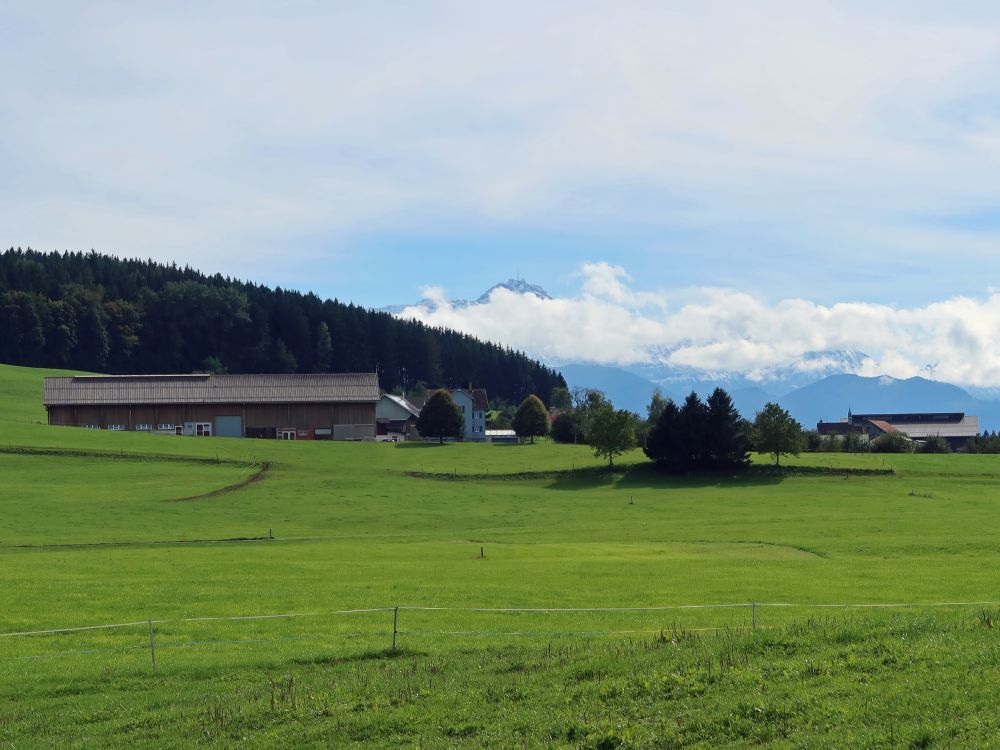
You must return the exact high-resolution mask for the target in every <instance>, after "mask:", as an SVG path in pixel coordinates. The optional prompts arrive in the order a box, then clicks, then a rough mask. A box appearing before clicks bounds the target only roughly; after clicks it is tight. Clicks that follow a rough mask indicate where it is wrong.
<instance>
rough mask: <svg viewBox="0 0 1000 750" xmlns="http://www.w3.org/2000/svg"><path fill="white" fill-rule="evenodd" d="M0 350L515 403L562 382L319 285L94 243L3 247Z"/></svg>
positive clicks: (503, 353) (120, 369) (497, 349)
mask: <svg viewBox="0 0 1000 750" xmlns="http://www.w3.org/2000/svg"><path fill="white" fill-rule="evenodd" d="M0 330H2V331H3V335H2V336H0V362H6V363H9V364H19V365H28V366H35V367H39V366H44V367H62V368H69V369H79V370H89V371H93V372H110V373H154V372H165V373H182V372H194V371H209V372H234V373H236V372H274V373H294V372H302V373H311V372H378V375H379V381H380V383H381V386H382V388H383V389H385V390H387V391H394V390H397V391H403V390H406V391H408V390H412V389H413V388H414V387H415V386H416V385H417V384H418V383H424V384H426V385H428V386H434V387H440V386H445V387H457V386H460V385H463V384H465V383H468V382H473V383H475V384H476V385H477V386H478V387H483V388H486V389H488V390H489V391H490V393H491V394H492V395H494V396H495V397H498V398H502V399H505V400H508V401H511V402H514V403H517V402H520V401H521V400H522V399H524V398H525V396H527V395H528V394H531V393H549V392H550V391H551V390H552V389H553V388H555V387H565V385H566V383H565V381H564V380H563V378H562V376H561V375H559V373H557V372H556V371H554V370H552V369H551V368H548V367H545V366H544V365H542V364H540V363H539V362H537V361H535V360H532V359H530V358H529V357H527V356H526V355H524V354H523V353H521V352H517V351H513V350H511V349H510V348H506V347H502V346H498V345H496V344H491V343H487V342H483V341H479V340H477V339H475V338H473V337H471V336H467V335H465V334H461V333H457V332H455V331H451V330H447V329H443V328H432V327H428V326H425V325H424V324H422V323H419V322H417V321H413V320H402V319H399V318H396V317H394V316H393V315H390V314H389V313H384V312H378V311H374V310H368V309H365V308H362V307H359V306H357V305H353V304H344V303H341V302H338V301H337V300H329V299H328V300H323V299H320V298H319V297H318V296H316V295H315V294H302V293H299V292H294V291H287V290H283V289H280V288H278V289H271V288H268V287H265V286H260V285H256V284H252V283H248V282H243V281H238V280H235V279H231V278H228V277H223V276H221V275H218V274H217V275H214V276H207V275H205V274H202V273H200V272H198V271H195V270H193V269H191V268H187V267H185V268H179V267H178V266H176V265H164V264H162V263H157V262H154V261H151V260H149V261H140V260H125V259H119V258H114V257H110V256H107V255H100V254H98V253H93V252H91V253H40V252H35V251H33V250H20V249H16V250H15V249H10V250H7V251H5V252H2V253H0Z"/></svg>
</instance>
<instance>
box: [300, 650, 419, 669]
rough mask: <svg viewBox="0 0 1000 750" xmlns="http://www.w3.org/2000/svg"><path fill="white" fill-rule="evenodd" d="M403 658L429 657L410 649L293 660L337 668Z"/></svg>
mask: <svg viewBox="0 0 1000 750" xmlns="http://www.w3.org/2000/svg"><path fill="white" fill-rule="evenodd" d="M403 656H427V654H426V652H424V651H414V650H413V649H408V648H397V649H391V648H382V649H375V650H372V651H362V652H361V653H360V654H348V655H346V656H315V657H312V658H309V659H292V661H293V662H294V663H295V664H319V665H326V666H336V665H337V664H355V663H359V662H367V661H385V660H388V659H399V658H401V657H403Z"/></svg>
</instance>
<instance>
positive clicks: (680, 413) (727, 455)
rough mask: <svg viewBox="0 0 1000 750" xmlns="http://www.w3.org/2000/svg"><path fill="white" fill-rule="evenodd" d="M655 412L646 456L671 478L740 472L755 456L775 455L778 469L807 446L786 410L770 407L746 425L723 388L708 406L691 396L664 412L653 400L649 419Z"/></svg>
mask: <svg viewBox="0 0 1000 750" xmlns="http://www.w3.org/2000/svg"><path fill="white" fill-rule="evenodd" d="M656 410H658V411H659V416H657V418H656V421H655V423H654V424H653V426H652V428H651V429H650V431H649V435H648V436H647V438H646V444H645V448H644V452H645V453H646V455H647V456H648V457H649V458H650V459H651V460H652V461H654V462H655V463H656V465H657V468H659V469H661V470H663V471H667V472H671V473H680V472H689V471H732V470H740V469H743V468H746V467H747V466H749V465H750V451H751V450H755V451H757V452H760V453H769V454H771V455H772V456H774V462H775V464H776V465H777V464H778V463H779V462H780V460H781V457H782V456H783V455H786V454H789V453H791V454H798V453H799V452H800V451H801V450H802V448H803V446H804V440H803V435H802V427H801V425H800V424H799V423H798V422H796V421H795V420H794V419H793V418H792V416H791V415H790V414H789V413H788V412H787V411H786V410H784V409H782V408H781V407H780V406H778V405H777V404H774V403H769V404H766V405H765V406H764V408H762V409H761V410H760V411H759V412H757V415H756V417H755V419H754V421H753V422H752V423H751V422H748V421H747V420H746V419H744V418H743V417H742V416H741V415H740V413H739V411H737V409H736V406H735V405H734V404H733V400H732V397H731V396H730V395H729V394H728V393H726V391H724V390H723V389H722V388H716V389H715V390H714V391H713V392H712V394H711V395H710V396H709V397H708V399H707V400H706V401H702V400H701V398H699V397H698V394H697V393H694V392H692V393H691V394H690V395H689V396H688V397H687V398H686V399H684V403H683V404H682V405H681V406H677V404H675V403H674V402H673V400H669V399H668V400H666V402H665V403H664V404H663V405H662V407H660V405H659V404H657V403H656V401H655V399H654V401H653V403H651V404H650V414H651V416H652V414H653V413H654V411H656Z"/></svg>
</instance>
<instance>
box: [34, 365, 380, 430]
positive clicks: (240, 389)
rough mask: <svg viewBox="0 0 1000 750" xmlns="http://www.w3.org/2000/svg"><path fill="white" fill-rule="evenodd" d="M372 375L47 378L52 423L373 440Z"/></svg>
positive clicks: (377, 393)
mask: <svg viewBox="0 0 1000 750" xmlns="http://www.w3.org/2000/svg"><path fill="white" fill-rule="evenodd" d="M380 395H381V391H380V389H379V384H378V376H377V375H375V374H374V373H338V374H323V375H207V374H206V375H86V376H76V377H68V378H46V379H45V397H44V402H45V410H46V411H47V412H48V421H49V424H51V425H65V426H72V427H88V428H91V429H100V430H135V431H140V432H160V433H165V434H176V435H194V436H211V435H217V436H221V437H256V438H280V439H285V440H302V439H307V440H309V439H320V440H323V439H326V440H330V439H333V440H365V439H373V438H374V437H375V405H376V403H377V402H378V400H379V396H380Z"/></svg>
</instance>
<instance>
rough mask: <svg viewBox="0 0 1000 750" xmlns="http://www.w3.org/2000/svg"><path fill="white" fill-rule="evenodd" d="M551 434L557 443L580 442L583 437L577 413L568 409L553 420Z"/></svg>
mask: <svg viewBox="0 0 1000 750" xmlns="http://www.w3.org/2000/svg"><path fill="white" fill-rule="evenodd" d="M551 434H552V439H553V440H555V441H556V442H557V443H579V442H581V440H582V439H583V435H582V434H581V431H580V425H579V424H578V423H577V418H576V415H574V414H572V413H570V412H566V411H564V412H563V413H562V414H560V415H559V416H558V417H556V418H555V419H554V420H552V432H551Z"/></svg>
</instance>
